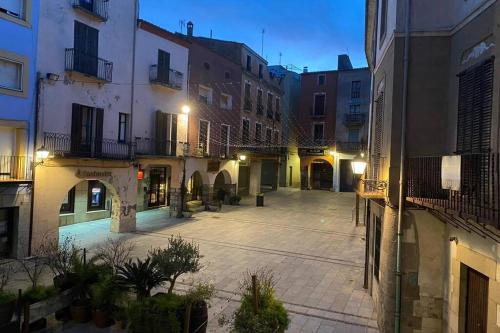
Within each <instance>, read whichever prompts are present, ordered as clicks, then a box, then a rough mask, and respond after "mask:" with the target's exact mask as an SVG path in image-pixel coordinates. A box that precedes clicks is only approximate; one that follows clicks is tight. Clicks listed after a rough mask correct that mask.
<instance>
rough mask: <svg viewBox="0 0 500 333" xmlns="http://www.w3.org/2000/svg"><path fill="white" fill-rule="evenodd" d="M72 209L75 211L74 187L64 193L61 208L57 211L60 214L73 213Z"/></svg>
mask: <svg viewBox="0 0 500 333" xmlns="http://www.w3.org/2000/svg"><path fill="white" fill-rule="evenodd" d="M74 211H75V188H74V187H73V188H72V189H71V190H69V192H68V193H67V194H66V197H65V198H64V200H63V202H62V204H61V209H59V213H60V214H71V213H74Z"/></svg>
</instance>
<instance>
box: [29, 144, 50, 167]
mask: <svg viewBox="0 0 500 333" xmlns="http://www.w3.org/2000/svg"><path fill="white" fill-rule="evenodd" d="M49 154H50V152H49V151H48V150H47V149H45V147H44V146H41V147H40V148H38V149H37V150H36V151H35V157H36V162H34V163H33V166H35V167H36V166H37V165H40V164H43V162H45V160H46V159H47V158H49Z"/></svg>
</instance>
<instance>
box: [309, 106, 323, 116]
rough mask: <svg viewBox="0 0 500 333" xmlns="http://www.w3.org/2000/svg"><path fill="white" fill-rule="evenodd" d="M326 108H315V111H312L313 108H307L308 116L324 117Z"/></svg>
mask: <svg viewBox="0 0 500 333" xmlns="http://www.w3.org/2000/svg"><path fill="white" fill-rule="evenodd" d="M325 110H326V108H323V109H321V108H316V109H313V107H310V108H309V114H310V115H311V117H324V116H326V111H325Z"/></svg>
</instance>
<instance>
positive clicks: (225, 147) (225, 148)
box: [220, 125, 230, 158]
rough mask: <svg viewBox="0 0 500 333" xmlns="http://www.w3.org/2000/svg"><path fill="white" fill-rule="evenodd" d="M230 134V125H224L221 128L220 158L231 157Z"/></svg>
mask: <svg viewBox="0 0 500 333" xmlns="http://www.w3.org/2000/svg"><path fill="white" fill-rule="evenodd" d="M229 133H230V127H229V125H222V126H221V128H220V142H221V147H220V148H221V151H220V156H221V157H222V158H228V157H229Z"/></svg>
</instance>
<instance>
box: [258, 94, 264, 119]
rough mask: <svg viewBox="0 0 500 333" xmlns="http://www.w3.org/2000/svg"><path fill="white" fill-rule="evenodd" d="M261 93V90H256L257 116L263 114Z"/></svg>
mask: <svg viewBox="0 0 500 333" xmlns="http://www.w3.org/2000/svg"><path fill="white" fill-rule="evenodd" d="M262 95H263V92H262V90H261V89H257V114H263V113H264V101H263V100H262V99H263V97H262Z"/></svg>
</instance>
